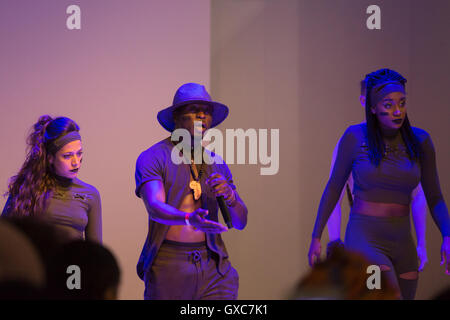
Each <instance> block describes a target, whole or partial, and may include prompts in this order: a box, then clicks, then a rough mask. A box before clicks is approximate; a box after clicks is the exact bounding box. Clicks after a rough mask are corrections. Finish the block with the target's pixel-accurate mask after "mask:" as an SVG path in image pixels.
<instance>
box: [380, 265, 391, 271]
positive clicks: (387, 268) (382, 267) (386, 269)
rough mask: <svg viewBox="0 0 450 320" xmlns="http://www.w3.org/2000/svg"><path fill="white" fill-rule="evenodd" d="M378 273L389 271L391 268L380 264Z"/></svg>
mask: <svg viewBox="0 0 450 320" xmlns="http://www.w3.org/2000/svg"><path fill="white" fill-rule="evenodd" d="M380 271H391V267H389V266H387V265H385V264H381V265H380Z"/></svg>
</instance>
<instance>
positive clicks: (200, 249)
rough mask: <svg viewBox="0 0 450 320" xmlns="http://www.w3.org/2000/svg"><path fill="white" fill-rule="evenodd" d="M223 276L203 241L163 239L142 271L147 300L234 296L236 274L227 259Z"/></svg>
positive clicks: (237, 279)
mask: <svg viewBox="0 0 450 320" xmlns="http://www.w3.org/2000/svg"><path fill="white" fill-rule="evenodd" d="M223 263H226V264H228V265H229V266H228V267H227V268H224V270H228V271H227V272H226V273H225V274H224V275H223V276H222V275H221V274H219V273H218V271H217V263H216V260H215V259H213V258H212V255H211V252H210V251H209V250H208V249H207V247H206V244H205V243H181V242H174V241H168V240H165V241H164V242H163V244H162V245H161V247H160V248H159V251H158V254H157V255H156V258H155V260H154V261H153V264H152V267H151V268H150V270H148V271H147V272H146V273H145V276H144V282H145V292H144V299H146V300H235V299H237V295H238V288H239V276H238V273H237V271H236V270H235V269H234V268H233V267H232V266H231V264H230V262H229V261H228V259H224V260H223Z"/></svg>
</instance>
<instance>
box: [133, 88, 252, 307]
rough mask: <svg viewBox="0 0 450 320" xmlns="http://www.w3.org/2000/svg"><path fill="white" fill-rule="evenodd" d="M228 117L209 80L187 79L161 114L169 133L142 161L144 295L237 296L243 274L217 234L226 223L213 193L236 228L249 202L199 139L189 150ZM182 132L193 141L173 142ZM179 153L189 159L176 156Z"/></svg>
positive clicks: (139, 186)
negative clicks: (213, 95) (145, 226)
mask: <svg viewBox="0 0 450 320" xmlns="http://www.w3.org/2000/svg"><path fill="white" fill-rule="evenodd" d="M227 116H228V107H227V106H226V105H224V104H221V103H218V102H215V101H212V99H211V97H210V95H209V94H208V92H207V91H206V89H205V87H204V86H202V85H200V84H196V83H186V84H184V85H182V86H181V87H180V88H179V89H178V90H177V92H176V93H175V96H174V99H173V104H172V106H170V107H168V108H166V109H164V110H161V111H160V112H159V113H158V116H157V118H158V121H159V123H160V124H161V125H162V126H163V127H164V128H165V129H166V130H167V131H169V132H171V137H169V138H166V139H164V140H162V141H160V142H158V143H156V144H154V145H153V146H151V147H150V148H149V149H147V150H145V151H144V152H142V153H141V154H140V156H139V158H138V159H137V162H136V173H135V178H136V190H135V192H136V195H137V196H138V197H140V198H142V199H143V201H144V204H145V207H146V209H147V212H148V214H149V220H148V221H149V222H148V228H149V229H148V230H149V232H148V235H147V239H146V241H145V244H144V248H143V249H142V253H141V256H140V258H139V262H138V265H137V272H138V275H139V277H140V278H141V279H142V280H143V281H144V283H145V292H144V298H145V299H180V300H197V299H236V298H237V291H238V286H239V277H238V274H237V271H236V270H235V269H234V268H233V267H232V266H231V264H230V262H229V260H228V253H227V250H226V248H225V245H224V242H223V241H222V238H221V235H220V233H221V232H224V231H227V230H228V229H227V228H226V227H225V226H224V225H222V224H221V223H219V222H218V205H217V200H216V198H217V197H223V198H224V200H225V203H226V206H227V207H228V209H229V214H230V218H231V223H232V225H233V226H234V228H236V229H239V230H242V229H244V227H245V225H246V224H247V208H246V206H245V204H244V202H243V201H242V199H241V198H240V196H239V194H238V193H237V191H236V186H235V185H234V183H233V177H232V175H231V172H230V170H229V169H228V166H227V165H226V164H225V163H224V162H223V160H221V159H220V160H221V161H212V162H211V157H213V158H214V159H215V160H217V159H218V156H217V155H216V154H213V153H212V152H209V151H207V150H205V149H203V148H202V147H201V144H200V145H197V146H199V147H196V148H186V146H187V145H188V146H192V145H196V144H195V141H194V139H195V137H197V138H198V137H200V138H201V137H203V135H204V133H205V131H206V130H208V129H209V128H212V127H215V126H217V125H218V124H220V123H221V122H222V121H224V120H225V118H226V117H227ZM179 130H184V132H188V133H189V134H188V136H189V138H190V139H187V138H183V141H181V142H179V143H178V144H176V145H175V141H172V140H176V139H175V138H174V137H175V134H174V133H175V132H177V131H179ZM183 137H186V136H183ZM180 146H181V147H183V148H180ZM174 148H178V149H174ZM186 150H187V152H186ZM189 151H193V152H189ZM174 153H175V154H179V155H180V157H182V158H184V159H186V160H187V161H185V162H183V163H178V162H176V161H173V154H174ZM199 154H200V159H201V161H200V162H198V161H197V159H198V157H197V156H198V155H199ZM194 156H195V157H194ZM208 157H209V159H206V158H208ZM194 158H195V161H194ZM206 163H208V164H206Z"/></svg>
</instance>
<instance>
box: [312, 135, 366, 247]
mask: <svg viewBox="0 0 450 320" xmlns="http://www.w3.org/2000/svg"><path fill="white" fill-rule="evenodd" d="M356 146H357V137H356V136H355V133H354V128H353V127H350V128H348V129H347V130H346V131H345V133H344V134H343V136H342V138H341V140H340V142H339V147H338V152H337V156H336V162H335V164H334V167H333V170H332V172H331V176H330V179H329V180H328V183H327V185H326V187H325V190H324V192H323V194H322V198H321V199H320V204H319V209H318V210H317V217H316V223H315V225H314V230H313V234H312V236H313V238H320V237H321V236H322V232H323V229H324V228H325V225H326V223H327V221H328V219H329V217H330V215H331V212H332V211H333V209H334V207H335V206H336V203H337V201H338V200H339V197H340V195H341V192H342V188H343V187H344V185H345V182H346V181H347V178H348V176H349V174H350V172H351V170H352V164H353V155H354V151H355V147H356Z"/></svg>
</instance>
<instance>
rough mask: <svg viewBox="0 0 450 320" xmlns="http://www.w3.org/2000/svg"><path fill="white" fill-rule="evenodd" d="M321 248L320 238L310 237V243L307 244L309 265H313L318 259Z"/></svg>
mask: <svg viewBox="0 0 450 320" xmlns="http://www.w3.org/2000/svg"><path fill="white" fill-rule="evenodd" d="M321 250H322V248H321V246H320V239H319V238H312V240H311V245H310V246H309V252H308V261H309V266H310V267H313V266H314V265H315V264H316V263H317V262H319V261H320V252H321Z"/></svg>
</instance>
